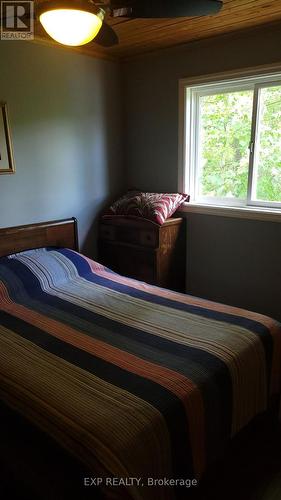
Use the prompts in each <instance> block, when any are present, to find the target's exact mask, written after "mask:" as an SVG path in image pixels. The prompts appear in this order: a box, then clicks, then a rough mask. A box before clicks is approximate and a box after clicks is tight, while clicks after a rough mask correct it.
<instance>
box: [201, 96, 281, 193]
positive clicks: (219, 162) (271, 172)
mask: <svg viewBox="0 0 281 500" xmlns="http://www.w3.org/2000/svg"><path fill="white" fill-rule="evenodd" d="M260 103H261V107H260V114H259V135H258V140H257V145H256V147H257V150H256V151H257V162H256V165H257V172H256V179H257V182H256V199H259V200H265V201H281V87H280V86H279V87H269V88H266V89H262V90H261V99H260ZM252 109H253V91H252V90H245V91H237V92H227V93H221V94H216V95H210V96H202V97H201V98H200V113H201V134H200V136H201V182H200V185H201V194H202V195H204V196H213V197H218V198H222V197H234V198H238V199H246V198H247V188H248V172H249V149H248V148H249V143H250V139H251V126H252Z"/></svg>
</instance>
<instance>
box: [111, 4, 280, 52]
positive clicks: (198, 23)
mask: <svg viewBox="0 0 281 500" xmlns="http://www.w3.org/2000/svg"><path fill="white" fill-rule="evenodd" d="M254 1H255V0H254ZM263 1H264V2H267V3H268V0H263ZM251 3H253V2H252V0H251ZM237 12H241V13H242V15H240V16H239V19H238V17H236V15H237ZM233 14H234V15H235V17H236V20H235V22H234V23H233V18H231V19H230V17H229V15H228V14H227V13H225V15H220V17H219V18H218V16H208V17H200V18H185V20H184V21H183V20H181V21H174V22H169V23H167V22H166V23H163V24H160V23H157V24H155V25H154V26H151V25H150V26H147V29H144V28H143V27H139V28H138V27H137V25H135V26H132V27H131V29H130V26H129V25H127V26H126V28H125V29H124V30H122V25H121V26H120V28H119V29H118V34H119V36H120V38H121V44H122V45H123V46H124V45H125V44H126V42H132V41H133V40H137V39H138V38H139V37H140V38H141V39H145V37H146V35H147V34H149V35H154V33H155V32H158V33H160V34H161V36H162V37H163V38H166V37H167V35H168V34H169V33H170V32H174V28H175V26H176V27H177V31H176V33H175V34H176V35H178V33H179V32H182V31H188V32H191V31H192V30H193V29H194V28H196V27H200V31H201V29H202V28H205V27H207V28H209V27H210V26H213V25H215V27H216V28H218V29H219V28H220V27H221V26H224V22H225V21H226V24H230V25H233V24H240V22H241V21H242V22H243V21H244V19H245V18H252V19H255V20H257V19H259V18H260V19H262V20H263V22H264V19H265V18H270V19H271V18H272V17H273V18H275V17H276V18H279V17H281V2H280V6H279V8H278V9H276V8H275V9H274V12H273V13H265V12H264V10H262V9H261V10H260V11H258V13H257V12H256V11H255V12H254V16H253V10H252V9H251V8H247V9H243V8H241V5H237V6H235V8H233ZM218 21H219V23H218ZM163 28H164V30H163ZM163 31H164V32H163ZM140 41H141V40H140Z"/></svg>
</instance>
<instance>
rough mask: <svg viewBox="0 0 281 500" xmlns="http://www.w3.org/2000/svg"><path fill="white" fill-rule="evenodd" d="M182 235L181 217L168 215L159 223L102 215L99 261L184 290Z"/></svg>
mask: <svg viewBox="0 0 281 500" xmlns="http://www.w3.org/2000/svg"><path fill="white" fill-rule="evenodd" d="M185 238H186V237H185V225H184V220H183V219H182V218H173V219H168V220H167V221H166V222H165V223H164V224H163V225H162V226H159V225H157V224H155V223H153V222H150V221H148V220H146V219H133V218H125V217H119V218H117V217H116V218H108V219H102V220H101V221H100V227H99V239H98V250H99V261H100V262H101V264H104V265H105V266H107V267H109V268H110V269H112V270H113V271H115V272H117V273H119V274H121V275H124V276H129V277H131V278H135V279H138V280H140V281H145V282H146V283H151V284H154V285H158V286H161V287H164V288H170V289H172V290H177V291H184V288H185V259H186V252H185Z"/></svg>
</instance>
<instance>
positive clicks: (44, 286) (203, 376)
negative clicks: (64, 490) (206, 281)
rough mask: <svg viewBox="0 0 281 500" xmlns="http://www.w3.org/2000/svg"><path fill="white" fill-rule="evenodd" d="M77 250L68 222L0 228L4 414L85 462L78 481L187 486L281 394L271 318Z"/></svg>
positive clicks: (129, 493) (276, 327) (174, 489)
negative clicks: (141, 278) (127, 272)
mask: <svg viewBox="0 0 281 500" xmlns="http://www.w3.org/2000/svg"><path fill="white" fill-rule="evenodd" d="M78 250H79V249H78V239H77V225H76V221H75V220H74V219H70V220H64V221H55V222H47V223H42V224H36V225H29V226H22V227H19V228H9V229H2V230H0V334H1V335H0V381H1V384H0V401H1V404H0V412H1V411H2V417H3V416H5V418H6V419H7V420H10V421H13V418H14V419H19V420H18V421H20V419H25V420H26V422H27V423H28V425H29V426H30V427H31V428H33V427H34V432H38V433H42V435H43V436H48V438H50V440H51V442H53V443H54V446H57V447H58V448H57V449H62V450H63V451H62V453H66V454H67V455H69V456H70V457H72V458H73V460H75V461H76V460H77V464H82V469H81V467H80V466H78V465H77V469H76V471H77V474H81V477H79V480H81V484H82V482H83V481H84V484H83V486H84V487H85V488H84V490H83V491H85V492H86V489H87V487H89V488H90V486H91V485H92V486H94V487H98V490H99V491H100V492H101V496H102V497H104V498H120V499H125V498H128V499H129V498H130V499H137V500H144V499H145V500H150V499H153V498H155V496H156V491H157V497H158V498H159V500H162V499H163V500H165V499H167V500H170V499H173V498H177V497H181V496H183V495H186V491H187V490H186V488H190V482H191V481H194V485H195V484H196V481H197V480H199V479H200V478H201V477H202V475H203V473H204V471H205V470H206V468H207V467H208V466H209V465H210V464H212V463H214V461H215V460H216V459H217V458H218V457H219V456H221V454H222V453H223V451H224V449H225V447H226V446H227V443H228V442H229V440H230V439H231V438H232V437H234V436H235V435H236V434H237V433H238V432H239V431H240V430H241V429H242V428H243V427H245V426H246V425H247V424H248V423H249V422H251V420H252V419H254V417H255V416H257V415H259V414H261V413H262V412H265V411H266V410H267V409H268V407H269V404H270V401H271V400H272V398H273V397H279V394H280V379H281V376H280V366H281V325H280V324H279V323H277V322H276V321H274V320H273V319H270V318H268V317H265V316H262V315H260V314H257V313H253V312H249V311H245V310H242V309H237V308H234V307H229V306H225V305H222V304H218V303H214V302H210V301H206V300H203V299H199V298H196V297H192V296H188V295H184V294H179V293H176V292H172V291H169V290H166V289H161V288H157V287H154V286H151V285H147V284H146V283H142V282H138V281H136V280H132V279H129V278H125V277H122V276H120V275H118V274H116V273H114V272H113V271H111V270H110V269H107V268H105V267H104V266H102V265H101V264H99V263H97V262H95V261H93V260H90V259H89V258H87V257H85V256H83V255H82V254H80V253H79V251H78ZM2 421H3V418H2ZM16 421H17V420H15V422H16ZM28 432H29V431H28ZM38 439H39V438H38ZM19 445H20V443H19ZM42 446H43V445H42ZM41 451H42V449H41ZM75 463H76V462H75ZM79 467H80V468H79ZM83 467H84V469H83ZM73 470H74V472H73V474H75V467H74V469H73ZM82 470H84V471H87V474H88V476H87V477H82V472H81V471H82ZM85 473H86V472H85ZM46 474H47V472H46ZM97 480H98V484H97ZM87 481H88V482H87ZM165 481H166V483H165ZM163 484H164V486H163ZM165 485H166V486H165ZM43 497H44V496H43V492H42V498H43ZM57 498H60V497H59V496H58V497H57ZM92 498H93V497H92ZM95 498H96V497H95ZM183 498H186V496H183Z"/></svg>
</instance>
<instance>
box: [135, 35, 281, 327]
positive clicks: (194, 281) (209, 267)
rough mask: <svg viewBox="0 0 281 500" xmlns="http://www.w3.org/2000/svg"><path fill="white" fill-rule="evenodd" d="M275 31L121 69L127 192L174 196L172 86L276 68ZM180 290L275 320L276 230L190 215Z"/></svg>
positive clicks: (280, 249)
mask: <svg viewBox="0 0 281 500" xmlns="http://www.w3.org/2000/svg"><path fill="white" fill-rule="evenodd" d="M280 54H281V32H280V26H279V27H277V26H276V27H275V28H273V27H271V28H270V29H264V28H263V29H259V30H253V31H252V32H250V33H248V34H243V35H239V36H238V37H237V36H235V37H233V36H231V37H229V36H225V37H221V38H220V39H213V40H206V41H203V42H200V43H199V42H196V43H192V44H189V46H186V47H181V48H178V49H170V50H163V51H162V52H159V53H158V54H156V53H155V54H150V55H146V56H142V57H139V58H138V59H137V60H135V61H133V62H129V63H128V64H127V65H126V74H127V88H126V102H127V157H126V164H127V177H128V186H136V187H139V188H141V189H146V190H151V191H152V190H156V191H161V190H163V191H176V190H177V189H178V80H179V79H180V78H184V77H188V76H195V75H202V74H209V73H216V72H220V71H226V70H231V69H237V68H242V67H250V66H256V65H261V64H269V63H273V62H280V61H281V56H280ZM187 227H188V273H187V283H188V291H189V292H191V293H192V294H194V295H198V296H203V297H208V298H211V299H213V300H219V301H222V302H225V303H229V304H233V305H237V306H242V307H246V308H251V309H253V310H256V311H259V312H263V313H266V314H269V315H271V316H273V317H275V318H278V319H280V320H281V264H280V263H281V224H278V223H267V222H257V221H245V220H238V219H232V218H222V217H218V216H216V217H215V216H203V215H195V214H190V215H189V216H187Z"/></svg>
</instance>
